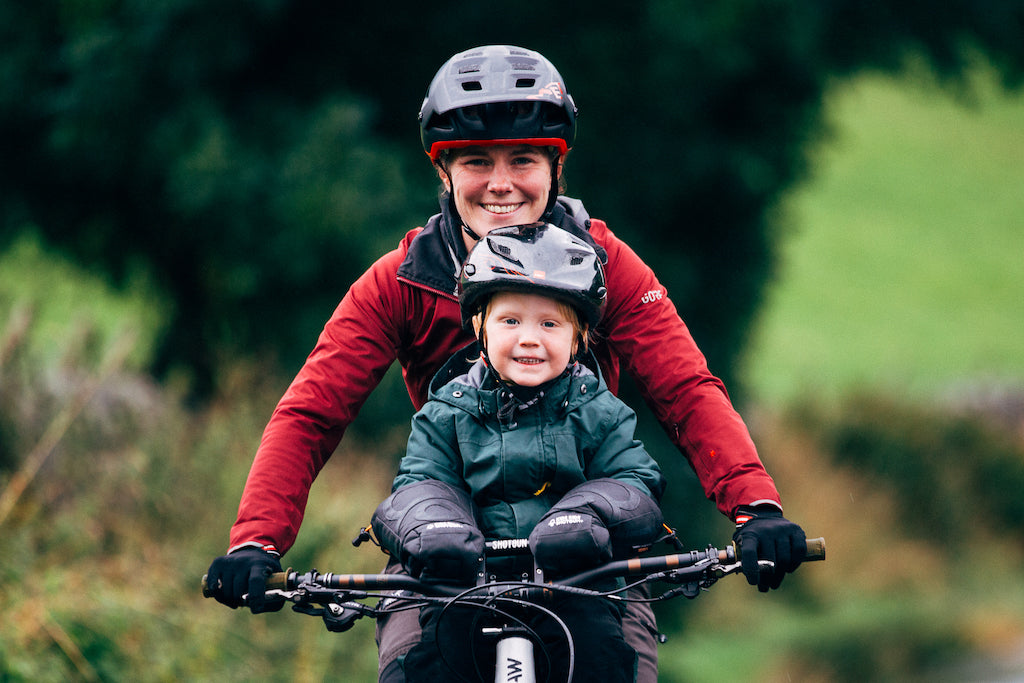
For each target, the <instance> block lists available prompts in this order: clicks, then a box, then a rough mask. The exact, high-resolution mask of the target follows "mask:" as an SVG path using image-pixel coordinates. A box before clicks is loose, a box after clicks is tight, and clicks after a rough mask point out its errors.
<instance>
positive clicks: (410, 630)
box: [377, 567, 658, 683]
mask: <svg viewBox="0 0 1024 683" xmlns="http://www.w3.org/2000/svg"><path fill="white" fill-rule="evenodd" d="M388 571H394V568H393V567H389V568H388ZM629 594H630V595H631V596H634V597H647V596H648V595H649V591H647V590H646V588H644V587H639V588H634V589H632V590H631V591H630V593H629ZM622 630H623V635H624V636H625V638H626V643H628V644H629V645H630V647H632V648H633V649H634V650H636V653H637V677H636V680H637V683H657V681H658V643H657V626H656V625H655V620H654V611H653V610H652V609H651V606H650V604H649V603H646V602H628V603H626V614H625V616H624V617H623V618H622ZM420 635H421V631H420V622H419V610H404V611H402V612H394V613H392V614H389V615H387V616H385V617H381V618H379V619H378V620H377V648H378V653H379V654H378V671H379V676H380V677H379V683H401V682H402V681H404V680H405V675H404V674H403V673H402V670H401V667H400V666H399V665H398V658H399V657H402V656H404V655H405V654H406V653H407V652H409V650H410V649H412V647H413V645H415V644H416V643H417V642H419V640H420Z"/></svg>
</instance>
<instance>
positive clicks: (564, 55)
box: [0, 0, 1024, 381]
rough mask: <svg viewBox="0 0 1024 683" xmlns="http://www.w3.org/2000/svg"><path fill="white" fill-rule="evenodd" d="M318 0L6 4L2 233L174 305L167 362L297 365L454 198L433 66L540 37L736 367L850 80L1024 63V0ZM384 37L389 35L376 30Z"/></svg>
mask: <svg viewBox="0 0 1024 683" xmlns="http://www.w3.org/2000/svg"><path fill="white" fill-rule="evenodd" d="M498 14H500V16H497V15H496V13H495V12H494V10H493V8H492V7H488V6H484V5H481V4H479V3H470V2H452V1H449V2H440V3H434V4H432V5H423V4H422V3H412V2H407V1H405V0H396V1H395V2H392V3H389V4H388V6H387V8H386V9H381V8H379V7H378V6H376V5H374V4H372V3H356V4H355V5H352V4H351V3H349V4H347V5H344V6H343V5H342V4H341V3H322V2H315V1H313V0H293V1H291V2H289V1H287V0H259V1H256V2H253V1H245V2H243V1H242V0H225V1H223V2H219V3H213V4H211V3H204V2H199V1H198V0H170V1H168V2H161V3H151V2H143V1H142V0H135V1H129V0H124V1H121V2H118V1H116V0H111V1H109V2H100V3H97V2H85V1H84V0H72V1H69V2H61V3H56V2H52V1H51V2H40V3H33V4H29V3H18V2H16V0H0V25H2V26H3V27H4V28H3V29H2V30H3V38H4V44H5V50H4V52H3V54H2V55H0V73H3V74H4V82H5V83H6V84H7V85H6V86H5V87H4V89H3V90H2V91H0V98H2V101H0V137H2V139H3V142H4V149H5V164H4V165H3V167H2V169H0V198H2V209H0V211H2V213H0V247H2V246H3V245H4V244H5V243H8V242H9V240H10V239H11V238H12V236H13V235H14V234H16V233H17V232H18V231H19V230H22V229H24V227H25V226H35V227H36V228H37V229H38V230H39V231H40V232H41V233H42V234H44V235H45V236H46V238H47V239H48V240H49V241H50V242H51V243H52V244H53V245H56V246H58V247H60V248H62V249H64V250H66V251H68V252H69V253H71V254H73V255H74V256H75V257H76V258H78V259H80V260H82V261H83V262H86V263H90V264H94V265H97V266H99V267H101V268H103V269H105V270H106V271H107V272H109V273H110V275H111V277H112V278H113V279H114V280H115V281H118V280H121V279H123V278H124V275H125V273H126V272H128V271H129V270H130V269H131V268H133V267H140V264H141V267H144V268H146V269H149V270H150V271H152V272H153V273H154V274H155V275H156V277H157V278H158V279H159V280H160V282H161V283H162V284H163V286H164V287H165V288H166V290H167V292H168V294H169V296H170V297H171V298H172V299H173V301H174V303H175V306H176V317H175V320H174V321H173V322H172V324H171V326H170V333H169V334H168V336H167V339H166V341H165V344H164V351H163V353H162V354H161V356H160V358H159V359H157V361H156V369H157V370H166V369H167V368H168V367H171V366H173V365H175V364H185V365H186V366H188V367H190V368H192V369H193V370H194V371H195V372H196V375H197V377H199V378H200V379H202V378H206V379H207V380H209V379H210V378H212V377H213V376H214V373H215V368H216V366H217V362H218V361H217V359H218V357H221V356H228V355H234V354H236V353H239V352H245V353H265V352H273V353H274V354H276V355H277V356H278V357H279V358H280V359H282V361H283V362H284V363H286V364H287V366H289V367H292V366H293V365H294V364H295V363H297V362H298V360H299V359H300V358H301V357H302V354H304V353H305V352H306V351H307V350H308V348H309V347H310V345H311V343H312V339H313V337H314V336H315V334H316V333H317V332H318V330H319V328H320V325H321V324H322V322H323V320H324V319H325V318H326V316H327V314H328V313H329V312H330V310H331V308H332V307H333V305H334V303H335V302H336V301H337V300H338V299H339V298H340V297H341V295H342V294H343V293H344V291H345V289H346V288H347V286H348V284H349V283H350V282H351V281H352V279H353V278H354V277H356V276H357V275H358V273H359V272H361V271H362V270H363V269H364V268H365V266H366V265H367V264H368V263H369V262H370V261H371V260H372V259H373V258H375V257H376V256H377V255H379V254H380V253H381V252H383V250H384V249H386V248H388V247H390V246H392V245H393V244H394V243H395V241H396V239H397V237H398V236H399V235H401V234H402V233H403V232H404V231H405V230H406V229H408V228H411V227H413V226H415V225H417V224H419V223H421V222H422V220H423V218H424V217H425V216H426V215H428V213H430V212H432V211H433V210H435V207H436V205H435V204H434V200H433V198H432V197H433V188H434V186H435V184H436V179H435V178H434V177H433V176H432V174H431V172H430V169H429V167H428V165H427V164H426V162H425V160H424V158H423V155H422V152H421V150H420V149H419V147H418V141H417V139H416V137H417V130H416V127H415V126H416V124H415V116H416V112H417V110H418V107H419V104H420V100H421V98H422V94H423V92H424V90H425V87H426V85H427V83H428V82H429V80H430V78H431V76H432V75H433V72H434V70H435V69H436V68H437V67H438V66H439V65H440V64H441V63H442V61H443V60H444V59H446V58H447V57H448V56H449V55H450V54H451V53H453V52H455V51H456V50H459V49H463V48H467V47H471V46H472V45H475V44H483V43H489V42H512V43H516V44H522V45H526V46H529V47H534V48H536V49H539V50H541V51H542V52H544V53H545V54H546V55H547V56H549V57H550V58H551V59H552V60H553V61H554V62H555V63H556V64H558V65H559V68H560V69H561V70H562V72H563V76H564V77H565V78H566V79H567V81H568V84H569V88H570V90H571V91H572V92H573V94H574V95H575V97H576V99H577V101H578V103H579V104H580V108H581V117H580V136H579V141H578V145H577V149H576V150H575V151H574V152H573V154H572V158H571V159H570V165H569V170H568V174H569V182H570V191H571V193H572V194H574V195H577V196H580V197H582V198H583V199H584V200H586V201H587V203H588V207H589V208H590V210H591V212H592V213H594V214H595V215H599V216H601V217H603V218H606V219H607V220H608V221H609V222H610V224H611V225H612V227H613V229H615V230H616V231H617V232H619V233H620V234H621V235H622V236H623V237H625V238H626V239H627V240H628V241H629V242H630V243H631V244H633V245H635V247H636V249H637V250H638V251H640V252H641V255H642V256H644V257H645V258H646V259H647V260H649V261H650V262H651V263H652V265H654V266H655V268H656V270H657V271H658V273H659V276H660V277H661V279H662V280H663V281H664V282H665V284H666V285H667V286H668V287H669V290H670V293H671V295H672V297H673V299H674V300H675V301H676V303H677V305H678V306H679V307H680V310H681V313H682V314H683V317H684V319H686V320H687V322H688V323H689V324H690V326H691V328H692V329H693V330H694V333H695V336H696V337H697V339H698V342H699V343H700V344H701V345H702V347H703V348H704V349H705V351H706V353H707V354H708V356H709V360H710V361H711V365H712V368H713V369H714V370H715V371H716V372H718V373H719V374H721V375H723V376H725V377H726V379H727V381H731V379H732V377H731V363H732V361H733V359H734V358H735V357H736V356H737V354H738V353H739V351H740V350H741V349H742V346H743V341H744V337H745V335H746V332H747V330H748V328H749V326H750V323H751V321H752V319H753V316H754V315H755V313H756V310H757V307H758V305H759V303H760V300H761V293H762V291H763V288H764V286H765V283H766V282H767V281H768V280H769V279H770V277H771V275H772V270H773V265H774V245H775V242H776V241H777V234H776V227H777V226H775V225H774V223H773V219H772V213H771V208H772V207H773V205H774V204H775V202H776V201H777V200H778V198H779V197H780V195H781V194H782V193H783V192H784V191H785V190H786V188H788V187H790V186H791V184H792V183H793V182H795V181H796V180H798V179H799V178H801V177H802V176H803V175H804V173H805V158H804V155H805V152H806V150H807V147H808V143H809V142H810V141H812V140H813V139H814V138H815V136H816V135H817V134H818V133H819V132H820V131H821V126H822V122H821V111H820V108H821V101H822V96H823V92H824V90H825V88H826V87H827V86H828V84H829V83H830V82H831V79H834V78H836V77H842V76H845V75H848V74H851V73H854V72H856V71H858V70H860V69H864V68H882V69H888V70H896V69H899V68H901V67H902V65H903V63H904V58H905V56H906V55H907V54H908V53H919V54H921V55H923V56H924V57H925V58H926V59H927V60H928V62H929V63H930V64H932V65H933V67H934V68H935V69H936V71H937V72H938V73H940V74H942V75H943V76H945V77H948V78H949V79H950V80H951V82H955V80H956V77H957V76H958V75H960V74H962V73H964V71H965V68H966V67H967V65H968V61H969V56H970V54H971V53H972V52H980V53H984V54H985V55H986V56H987V57H988V58H989V59H991V60H992V61H993V62H994V63H995V64H996V65H997V66H998V67H999V68H1000V69H1001V72H1002V73H1003V75H1004V77H1005V79H1006V82H1007V84H1008V86H1011V85H1015V84H1017V83H1019V81H1020V78H1021V74H1022V72H1024V68H1022V67H1024V45H1022V44H1021V41H1020V40H1019V36H1020V35H1021V29H1022V16H1024V10H1022V3H1021V1H1020V0H1014V1H1003V2H987V3H972V2H966V1H964V0H955V1H953V2H947V3H944V4H943V5H942V6H941V7H940V6H935V5H934V4H932V3H864V2H856V1H854V0H834V1H832V2H820V3H805V2H799V1H798V0H770V1H768V2H764V1H760V2H754V1H752V0H734V1H732V2H719V3H699V2H684V1H682V0H660V1H659V0H646V1H641V2H634V3H620V2H608V1H607V0H596V1H595V2H591V3H588V4H587V6H586V10H585V11H577V10H575V9H574V8H572V7H569V6H567V3H561V4H559V3H556V4H555V5H554V6H553V5H551V4H550V3H531V2H526V3H520V4H518V5H516V6H515V7H512V8H508V11H503V12H500V13H498ZM382 35H383V36H387V38H386V40H384V41H382V40H381V38H380V36H382Z"/></svg>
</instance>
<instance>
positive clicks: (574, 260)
mask: <svg viewBox="0 0 1024 683" xmlns="http://www.w3.org/2000/svg"><path fill="white" fill-rule="evenodd" d="M581 263H583V257H582V256H580V255H579V254H574V255H572V256H570V257H569V265H570V266H578V265H579V264H581Z"/></svg>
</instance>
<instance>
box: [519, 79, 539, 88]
mask: <svg viewBox="0 0 1024 683" xmlns="http://www.w3.org/2000/svg"><path fill="white" fill-rule="evenodd" d="M536 82H537V79H536V78H517V79H516V87H517V88H532V87H533V84H534V83H536Z"/></svg>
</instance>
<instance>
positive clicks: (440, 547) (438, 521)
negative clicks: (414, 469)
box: [370, 479, 484, 583]
mask: <svg viewBox="0 0 1024 683" xmlns="http://www.w3.org/2000/svg"><path fill="white" fill-rule="evenodd" d="M370 524H371V525H372V526H373V533H374V534H376V536H377V540H379V541H380V545H381V547H382V548H384V549H385V550H387V551H388V552H389V553H391V556H392V557H394V558H396V559H397V560H398V561H399V562H401V563H402V566H403V567H405V569H406V571H408V572H409V574H411V575H412V576H413V577H416V578H418V579H420V580H421V581H436V582H443V581H448V582H456V583H472V582H473V580H474V578H475V576H476V573H477V571H478V570H479V566H480V563H479V559H480V558H481V557H483V554H484V536H483V534H482V533H480V529H479V528H478V527H477V525H476V519H475V518H474V515H473V503H472V501H471V500H470V498H469V494H468V493H466V492H465V491H463V490H461V489H458V488H455V487H454V486H451V485H449V484H446V483H444V482H441V481H437V480H434V479H427V480H425V481H419V482H416V483H414V484H408V485H406V486H403V487H402V488H400V489H398V490H397V491H395V492H394V493H392V494H391V495H390V496H388V498H387V499H385V500H384V502H383V503H381V504H380V505H378V506H377V510H376V511H375V512H374V513H373V519H372V520H371V522H370Z"/></svg>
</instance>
